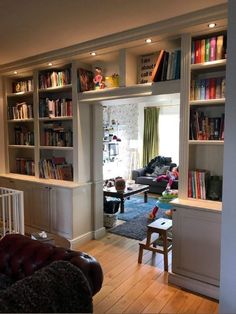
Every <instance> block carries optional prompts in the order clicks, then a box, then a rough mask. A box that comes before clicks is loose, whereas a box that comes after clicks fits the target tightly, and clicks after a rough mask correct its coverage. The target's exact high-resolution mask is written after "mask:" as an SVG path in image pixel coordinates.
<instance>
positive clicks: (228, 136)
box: [220, 0, 236, 314]
mask: <svg viewBox="0 0 236 314" xmlns="http://www.w3.org/2000/svg"><path fill="white" fill-rule="evenodd" d="M235 30H236V1H235V0H229V1H228V43H227V67H226V86H227V95H226V105H225V141H224V148H225V150H224V178H225V180H224V184H223V212H222V229H221V232H222V234H221V281H220V313H222V314H224V313H227V314H231V313H232V314H235V313H236V205H235V204H236V200H235V182H236V179H235V178H236V165H235V161H236V144H235V141H236V135H235V134H236V106H235V99H236V88H235V86H236V75H235V73H236V58H235V56H236V40H235Z"/></svg>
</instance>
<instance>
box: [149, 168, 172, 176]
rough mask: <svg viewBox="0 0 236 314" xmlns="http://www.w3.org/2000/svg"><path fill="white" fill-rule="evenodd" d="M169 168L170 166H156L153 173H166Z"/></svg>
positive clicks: (159, 174) (156, 174)
mask: <svg viewBox="0 0 236 314" xmlns="http://www.w3.org/2000/svg"><path fill="white" fill-rule="evenodd" d="M167 170H170V166H156V167H155V169H154V171H153V175H155V176H161V175H162V174H165V173H166V171H167Z"/></svg>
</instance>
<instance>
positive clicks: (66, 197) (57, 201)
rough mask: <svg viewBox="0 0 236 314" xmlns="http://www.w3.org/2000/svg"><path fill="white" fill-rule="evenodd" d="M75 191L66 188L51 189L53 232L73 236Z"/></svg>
mask: <svg viewBox="0 0 236 314" xmlns="http://www.w3.org/2000/svg"><path fill="white" fill-rule="evenodd" d="M72 194H73V191H72V190H70V189H65V188H53V189H51V190H50V207H51V208H50V210H51V232H52V233H56V234H59V235H61V236H64V237H66V238H68V237H69V238H71V237H72V210H73V208H72V199H73V195H72Z"/></svg>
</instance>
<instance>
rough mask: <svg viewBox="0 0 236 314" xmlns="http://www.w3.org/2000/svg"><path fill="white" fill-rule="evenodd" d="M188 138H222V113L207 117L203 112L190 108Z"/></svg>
mask: <svg viewBox="0 0 236 314" xmlns="http://www.w3.org/2000/svg"><path fill="white" fill-rule="evenodd" d="M189 138H190V140H224V114H222V116H221V117H213V118H212V117H208V116H207V115H206V114H205V113H204V112H201V111H197V110H190V134H189Z"/></svg>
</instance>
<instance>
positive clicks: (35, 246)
mask: <svg viewBox="0 0 236 314" xmlns="http://www.w3.org/2000/svg"><path fill="white" fill-rule="evenodd" d="M55 261H65V262H67V264H69V265H71V264H72V265H74V266H76V267H74V266H73V269H72V272H71V273H73V270H77V271H78V268H79V270H80V271H81V272H82V274H81V275H82V276H83V278H82V280H83V281H86V289H87V290H85V295H86V291H89V294H90V300H92V299H91V298H92V296H93V295H94V294H95V293H97V292H98V291H99V290H100V289H101V286H102V282H103V272H102V268H101V266H100V264H99V263H98V262H97V261H96V259H95V258H94V257H92V256H90V255H88V254H86V253H83V252H80V251H73V250H70V249H65V248H62V247H56V246H54V245H52V244H48V243H42V242H40V241H37V240H32V239H31V238H29V237H26V236H23V235H20V234H9V235H6V236H5V237H4V238H3V239H2V240H0V274H1V275H2V276H7V278H10V280H11V281H12V282H13V285H11V286H10V288H12V287H13V286H16V285H18V286H17V289H18V288H19V283H20V282H24V284H26V286H28V285H31V282H30V281H29V279H27V278H33V277H35V276H36V277H37V276H39V273H40V272H42V270H43V271H44V272H45V269H47V268H48V267H51V266H50V265H53V264H55V263H56V262H55ZM54 262H55V263H54ZM65 262H64V263H65ZM68 262H69V263H68ZM70 267H72V266H70ZM53 271H54V270H53ZM50 272H52V270H50ZM81 272H80V273H81ZM67 274H68V281H69V280H70V281H74V278H75V276H74V277H72V275H71V274H70V270H69V271H68V270H67V272H65V277H67ZM70 275H71V278H69V276H70ZM27 280H28V281H27ZM40 282H41V280H40V279H39V280H38V282H37V285H38V283H40ZM32 286H33V285H32ZM45 286H46V283H45ZM42 289H43V288H42ZM53 289H54V288H53ZM54 290H55V289H54ZM56 290H57V286H56ZM67 290H68V289H67ZM2 291H3V290H2ZM15 291H18V290H15ZM4 293H5V291H4V292H3V295H1V302H4V301H5V300H6V299H7V300H8V299H9V296H7V297H6V298H5V299H3V300H2V297H4ZM33 293H34V292H33ZM53 293H54V292H53ZM79 293H80V292H79ZM82 293H84V291H83V292H82ZM23 295H24V294H23ZM77 295H78V297H79V294H77V292H76V293H75V299H76V298H77V297H76V296H77ZM90 308H91V307H90ZM49 309H50V308H49ZM1 310H2V309H0V311H1ZM65 310H66V309H65ZM37 311H38V312H40V308H37ZM90 311H91V310H90Z"/></svg>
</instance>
